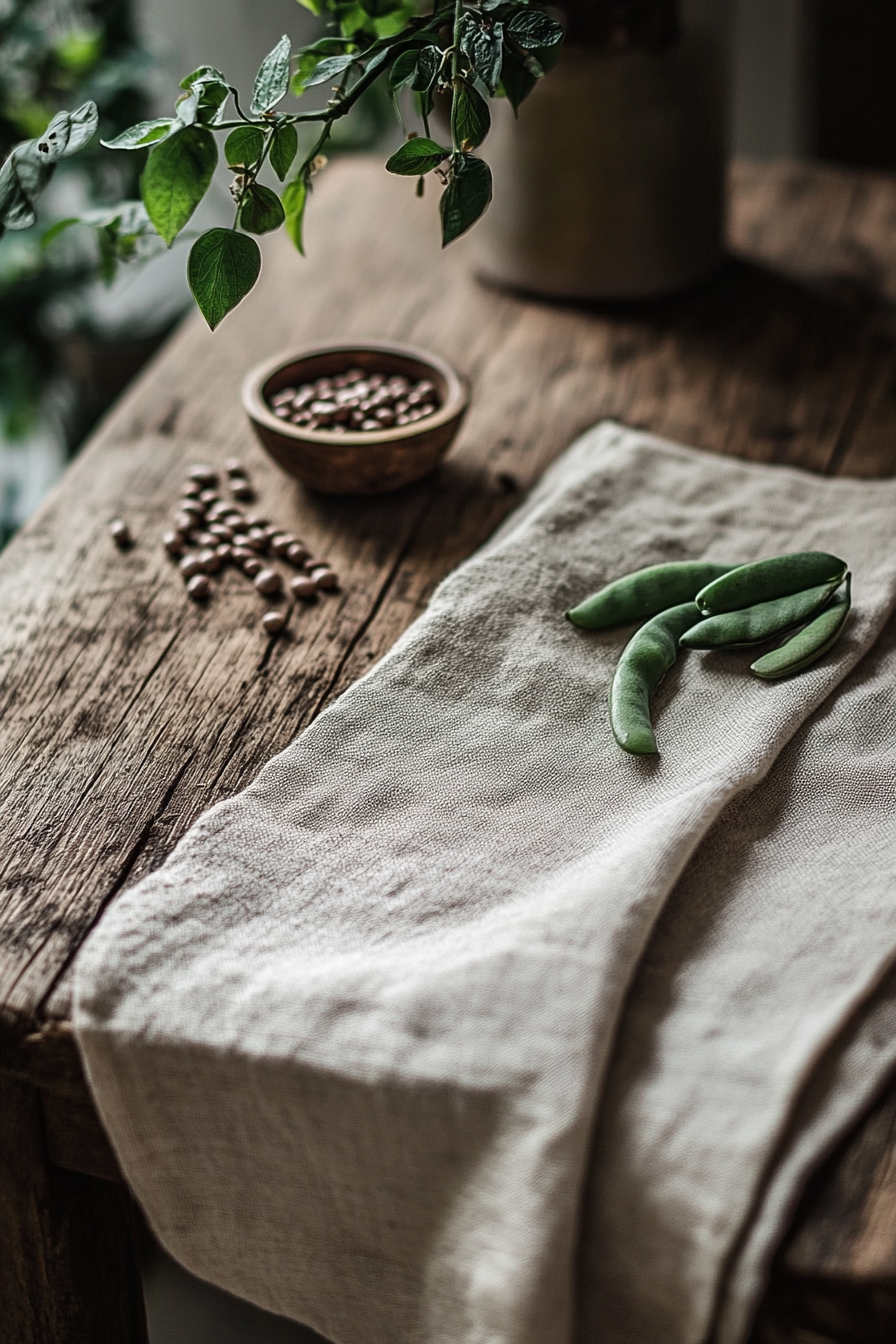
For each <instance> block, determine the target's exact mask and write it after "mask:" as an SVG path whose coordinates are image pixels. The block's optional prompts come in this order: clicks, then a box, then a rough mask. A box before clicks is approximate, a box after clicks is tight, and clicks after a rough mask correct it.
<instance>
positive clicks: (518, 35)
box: [507, 9, 563, 51]
mask: <svg viewBox="0 0 896 1344" xmlns="http://www.w3.org/2000/svg"><path fill="white" fill-rule="evenodd" d="M507 32H508V35H509V36H510V37H512V38H513V40H514V42H516V43H518V44H519V46H521V47H523V48H524V49H525V50H526V51H537V50H538V48H539V47H555V46H556V45H557V43H558V42H562V41H563V29H562V27H561V26H560V24H559V23H558V22H557V20H556V19H551V18H549V17H548V15H547V14H545V13H544V11H543V10H540V9H518V10H517V11H516V13H515V14H512V15H511V16H510V18H509V19H508V20H507Z"/></svg>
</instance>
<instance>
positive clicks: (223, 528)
mask: <svg viewBox="0 0 896 1344" xmlns="http://www.w3.org/2000/svg"><path fill="white" fill-rule="evenodd" d="M208 530H209V532H211V534H212V536H214V537H217V538H218V540H219V541H233V528H232V527H228V526H227V524H226V523H211V524H210V525H209V529H208Z"/></svg>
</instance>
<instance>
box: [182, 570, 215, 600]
mask: <svg viewBox="0 0 896 1344" xmlns="http://www.w3.org/2000/svg"><path fill="white" fill-rule="evenodd" d="M211 591H212V586H211V584H210V583H209V581H208V579H207V578H206V576H205V575H204V574H196V575H194V576H193V578H192V579H191V580H190V582H189V583H188V584H187V592H188V594H189V595H190V597H192V599H193V601H194V602H201V601H202V600H203V598H206V597H208V595H209V593H210V592H211Z"/></svg>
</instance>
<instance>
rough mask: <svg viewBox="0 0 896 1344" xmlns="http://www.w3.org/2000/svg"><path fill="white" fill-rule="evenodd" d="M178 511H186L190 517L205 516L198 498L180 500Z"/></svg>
mask: <svg viewBox="0 0 896 1344" xmlns="http://www.w3.org/2000/svg"><path fill="white" fill-rule="evenodd" d="M180 511H181V513H188V514H189V515H190V517H191V518H204V517H205V508H204V507H203V505H202V504H201V503H200V502H199V500H198V499H184V500H181V505H180Z"/></svg>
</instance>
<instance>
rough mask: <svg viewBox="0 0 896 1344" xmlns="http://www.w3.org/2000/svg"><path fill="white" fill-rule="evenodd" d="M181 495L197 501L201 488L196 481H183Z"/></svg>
mask: <svg viewBox="0 0 896 1344" xmlns="http://www.w3.org/2000/svg"><path fill="white" fill-rule="evenodd" d="M181 494H182V495H184V496H186V497H187V498H190V499H198V498H199V496H200V495H201V494H202V486H201V485H200V484H199V482H198V481H184V484H183V486H182V487H181Z"/></svg>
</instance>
